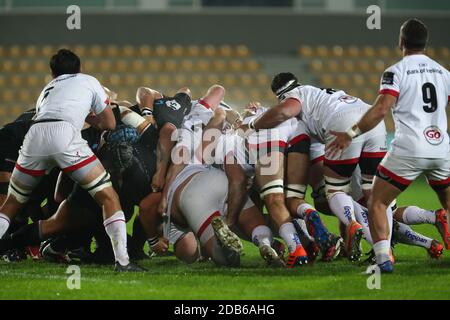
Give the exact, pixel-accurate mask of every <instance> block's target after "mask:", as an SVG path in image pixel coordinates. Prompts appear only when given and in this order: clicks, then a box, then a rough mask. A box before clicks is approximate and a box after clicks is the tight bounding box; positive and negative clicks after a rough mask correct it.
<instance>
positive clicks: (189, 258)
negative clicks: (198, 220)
mask: <svg viewBox="0 0 450 320" xmlns="http://www.w3.org/2000/svg"><path fill="white" fill-rule="evenodd" d="M174 251H175V256H176V257H177V258H178V259H179V260H181V261H183V262H184V263H187V264H192V263H194V262H196V261H197V260H198V259H199V257H200V252H199V250H198V244H197V240H196V239H195V236H194V234H193V233H192V232H190V233H188V234H186V235H185V236H184V237H182V238H181V239H179V240H178V241H177V242H176V243H175V245H174Z"/></svg>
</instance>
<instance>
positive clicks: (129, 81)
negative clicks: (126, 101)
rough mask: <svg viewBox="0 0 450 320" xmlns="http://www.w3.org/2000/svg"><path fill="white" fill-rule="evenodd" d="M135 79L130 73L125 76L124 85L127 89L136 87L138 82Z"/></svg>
mask: <svg viewBox="0 0 450 320" xmlns="http://www.w3.org/2000/svg"><path fill="white" fill-rule="evenodd" d="M137 80H138V79H137V77H136V76H135V75H134V74H132V73H127V74H125V77H124V82H123V83H124V85H125V86H127V87H137V85H138V81H137Z"/></svg>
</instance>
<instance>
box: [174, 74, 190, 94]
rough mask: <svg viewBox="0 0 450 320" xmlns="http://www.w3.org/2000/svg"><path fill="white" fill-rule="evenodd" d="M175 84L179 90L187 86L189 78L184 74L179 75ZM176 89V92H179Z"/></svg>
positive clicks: (175, 77) (176, 75) (175, 78)
mask: <svg viewBox="0 0 450 320" xmlns="http://www.w3.org/2000/svg"><path fill="white" fill-rule="evenodd" d="M173 84H174V85H175V86H176V87H177V88H178V89H179V88H181V87H185V86H186V84H187V76H186V74H184V73H177V74H175V76H174V78H173ZM178 89H176V90H178Z"/></svg>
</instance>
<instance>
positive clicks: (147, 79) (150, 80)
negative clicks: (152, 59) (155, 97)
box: [139, 73, 155, 87]
mask: <svg viewBox="0 0 450 320" xmlns="http://www.w3.org/2000/svg"><path fill="white" fill-rule="evenodd" d="M139 81H140V82H141V83H140V84H139V86H143V87H152V85H153V84H154V83H155V77H154V76H152V75H150V74H147V73H146V74H144V75H143V76H142V77H141V78H140V80H139Z"/></svg>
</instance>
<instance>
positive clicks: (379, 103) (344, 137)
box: [326, 94, 397, 156]
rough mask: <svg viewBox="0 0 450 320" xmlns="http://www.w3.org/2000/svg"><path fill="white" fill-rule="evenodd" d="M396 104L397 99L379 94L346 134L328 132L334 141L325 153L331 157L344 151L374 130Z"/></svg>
mask: <svg viewBox="0 0 450 320" xmlns="http://www.w3.org/2000/svg"><path fill="white" fill-rule="evenodd" d="M396 102H397V97H396V96H393V95H391V94H380V95H379V96H378V98H377V100H376V101H375V104H374V105H373V106H372V108H370V109H369V110H368V111H367V112H366V113H365V114H364V116H363V117H362V118H361V120H359V122H358V123H356V124H355V125H353V126H352V127H351V128H350V129H349V130H347V132H335V131H330V133H331V134H333V135H335V136H336V139H335V140H334V141H333V142H332V143H331V144H330V145H329V146H328V147H327V150H326V151H327V152H329V153H330V156H333V155H334V154H336V153H337V152H339V150H345V149H346V148H348V146H349V145H350V144H351V143H352V140H353V139H354V138H356V137H357V136H360V135H362V134H364V133H366V132H368V131H370V130H372V129H373V128H375V127H376V126H377V125H378V124H379V123H380V122H381V121H383V119H384V118H385V116H386V115H387V114H388V112H389V111H390V110H391V108H392V107H394V105H395V104H396Z"/></svg>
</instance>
